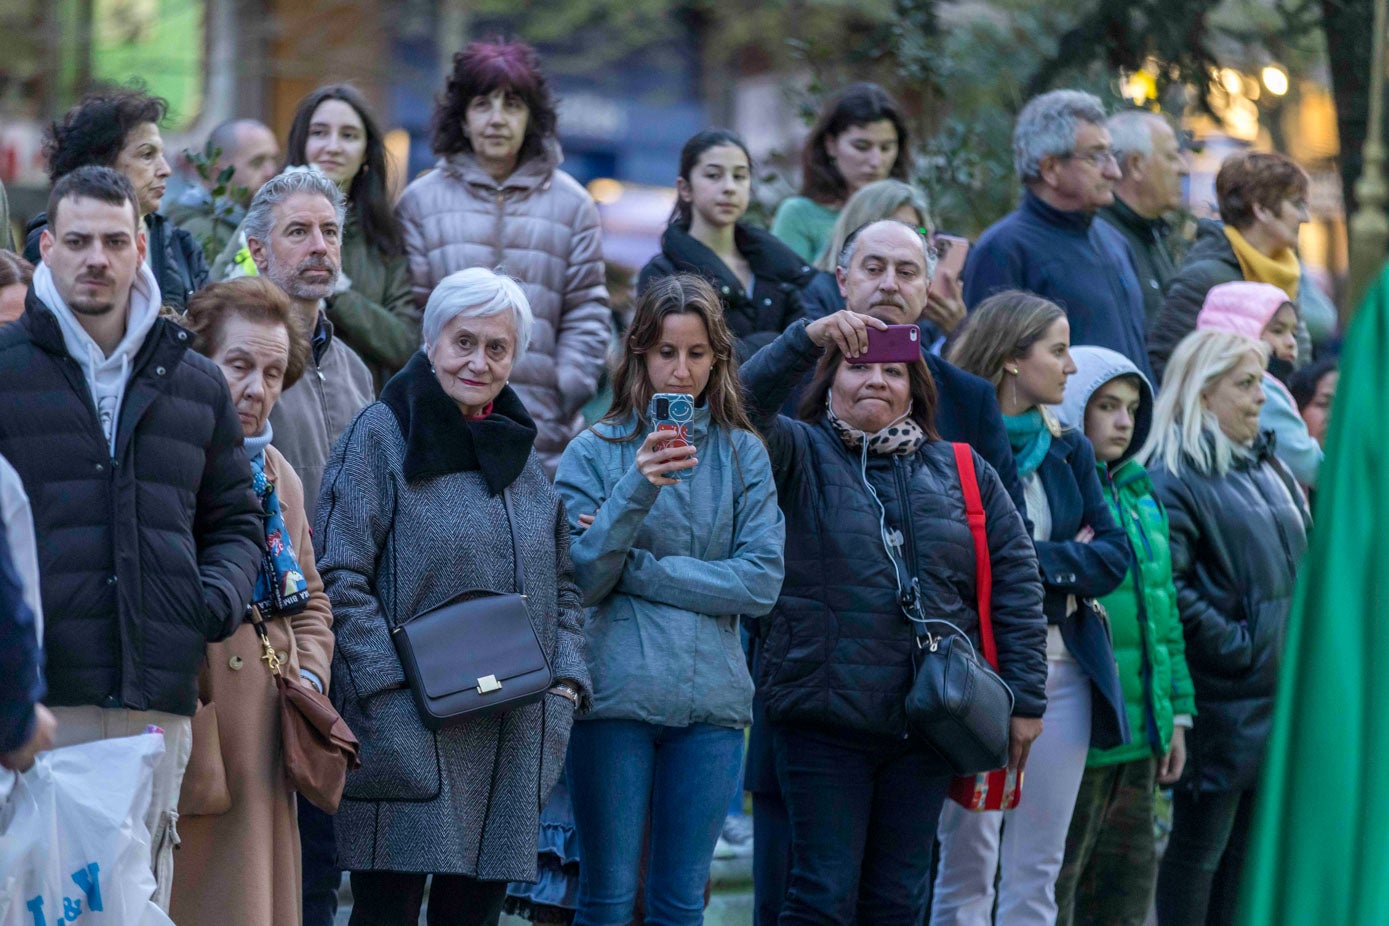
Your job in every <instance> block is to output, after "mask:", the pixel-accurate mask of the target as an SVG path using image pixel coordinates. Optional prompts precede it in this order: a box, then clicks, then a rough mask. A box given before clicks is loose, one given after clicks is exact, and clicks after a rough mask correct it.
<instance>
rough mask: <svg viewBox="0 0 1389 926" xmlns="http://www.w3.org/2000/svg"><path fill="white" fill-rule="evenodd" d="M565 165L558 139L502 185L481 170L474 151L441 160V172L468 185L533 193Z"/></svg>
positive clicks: (522, 164)
mask: <svg viewBox="0 0 1389 926" xmlns="http://www.w3.org/2000/svg"><path fill="white" fill-rule="evenodd" d="M563 163H564V151H563V149H561V148H560V145H559V139H558V138H553V137H552V138H547V139H546V140H545V144H544V146H543V147H542V148H541V152H540V156H539V157H533V158H528V159H526V160H524V161H520V162H518V163H517V165H516V169H515V170H514V171H512V172H511V176H510V177H507V178H506V179H505V180H503V181H502V182H501V183H498V182H497V181H496V180H495V179H493V177H492V175H491V174H489V173H488V172H487V171H485V170H483V169H482V165H481V164H479V163H478V160H477V157H476V156H475V155H474V154H473V153H472V152H471V151H460V152H459V153H457V154H446V155H444V156H443V157H441V158H439V164H438V166H439V169H440V170H442V171H444V172H445V173H449V174H452V175H453V176H455V177H458V178H459V179H460V180H463V181H464V182H466V183H472V184H476V185H478V186H485V187H488V188H490V189H497V188H498V187H500V188H503V189H523V190H533V189H535V188H536V187H539V186H543V185H545V184H546V183H547V182H548V181H549V179H550V175H551V174H553V173H554V172H555V170H556V169H557V168H558V167H559V166H560V165H561V164H563Z"/></svg>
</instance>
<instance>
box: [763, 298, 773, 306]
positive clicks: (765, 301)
mask: <svg viewBox="0 0 1389 926" xmlns="http://www.w3.org/2000/svg"><path fill="white" fill-rule="evenodd" d="M762 304H763V305H771V304H772V300H771V299H763V300H762Z"/></svg>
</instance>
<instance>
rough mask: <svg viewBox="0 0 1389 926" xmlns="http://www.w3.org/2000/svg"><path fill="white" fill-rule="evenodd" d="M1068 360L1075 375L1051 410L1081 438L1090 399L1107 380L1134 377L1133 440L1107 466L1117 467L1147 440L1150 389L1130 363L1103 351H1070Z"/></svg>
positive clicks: (1151, 423) (1151, 408)
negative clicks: (1135, 393)
mask: <svg viewBox="0 0 1389 926" xmlns="http://www.w3.org/2000/svg"><path fill="white" fill-rule="evenodd" d="M1071 359H1072V360H1074V361H1075V365H1076V371H1075V373H1074V374H1072V375H1071V378H1070V379H1069V380H1067V381H1066V395H1065V398H1064V399H1063V400H1062V402H1061V404H1060V405H1053V406H1052V409H1053V410H1054V411H1055V412H1056V414H1057V417H1058V418H1060V419H1061V423H1062V424H1063V425H1064V426H1066V427H1068V428H1075V429H1076V430H1077V431H1080V432H1081V433H1082V434H1083V433H1085V406H1086V405H1088V404H1089V402H1090V397H1091V396H1093V395H1094V394H1095V392H1096V391H1097V390H1098V389H1099V388H1100V387H1101V386H1103V385H1104V384H1105V383H1107V382H1109V381H1110V380H1111V379H1114V378H1116V377H1119V376H1130V375H1131V376H1137V377H1138V384H1139V385H1138V415H1137V420H1136V421H1135V422H1134V428H1133V440H1131V441H1129V447H1128V449H1127V450H1125V451H1124V454H1123V456H1121V457H1120V458H1119V459H1118V460H1115V461H1114V463H1113V464H1111V467H1115V466H1118V465H1119V464H1120V463H1122V462H1124V461H1125V460H1128V459H1129V458H1130V457H1132V456H1133V455H1134V454H1135V453H1137V452H1138V448H1140V447H1142V446H1143V443H1144V441H1146V440H1147V439H1148V432H1149V430H1151V428H1152V426H1153V402H1154V399H1153V386H1152V384H1151V383H1149V382H1148V377H1146V376H1144V375H1143V373H1142V372H1141V371H1139V369H1138V367H1137V366H1135V365H1134V363H1133V361H1131V360H1129V358H1127V357H1125V356H1124V355H1123V354H1121V353H1119V352H1118V351H1113V350H1110V349H1109V348H1107V347H1093V346H1088V345H1087V346H1083V347H1072V348H1071Z"/></svg>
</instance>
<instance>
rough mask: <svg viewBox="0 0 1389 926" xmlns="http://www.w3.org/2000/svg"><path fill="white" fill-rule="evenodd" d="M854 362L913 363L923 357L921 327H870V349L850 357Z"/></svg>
mask: <svg viewBox="0 0 1389 926" xmlns="http://www.w3.org/2000/svg"><path fill="white" fill-rule="evenodd" d="M850 359H852V360H853V362H854V363H912V362H914V361H917V360H920V359H921V329H920V328H918V327H916V326H915V325H888V326H887V329H886V330H883V329H882V328H869V329H868V350H867V351H865V352H864V353H863V354H862V355H861V356H858V357H853V358H850Z"/></svg>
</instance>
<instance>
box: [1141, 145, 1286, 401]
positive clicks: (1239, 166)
mask: <svg viewBox="0 0 1389 926" xmlns="http://www.w3.org/2000/svg"><path fill="white" fill-rule="evenodd" d="M1308 183H1309V181H1308V178H1307V173H1306V171H1304V170H1303V169H1302V168H1301V167H1299V166H1297V164H1296V163H1295V162H1294V161H1293V160H1292V159H1291V158H1289V157H1286V156H1284V155H1281V154H1278V153H1277V152H1263V151H1242V152H1240V153H1238V154H1232V155H1230V156H1229V157H1228V158H1226V159H1225V162H1224V163H1223V164H1221V165H1220V171H1219V172H1218V173H1217V174H1216V175H1215V198H1216V203H1217V204H1218V205H1219V207H1220V218H1221V221H1220V222H1216V221H1212V220H1210V219H1202V220H1201V221H1200V222H1199V223H1198V225H1197V229H1196V242H1195V243H1194V244H1192V246H1191V250H1190V251H1188V252H1187V254H1186V260H1184V261H1183V262H1182V266H1181V269H1180V270H1178V271H1177V275H1176V277H1174V278H1173V280H1172V284H1171V285H1170V286H1169V287H1168V289H1167V298H1166V299H1165V300H1164V301H1163V305H1162V309H1161V310H1159V312H1158V314H1157V317H1156V318H1154V319H1153V330H1152V337H1151V338H1150V340H1149V351H1148V353H1149V358H1150V360H1151V361H1152V366H1153V369H1154V370H1156V371H1158V373H1159V375H1160V374H1161V373H1162V370H1163V368H1164V367H1165V366H1166V365H1167V359H1168V358H1169V357H1171V356H1172V351H1173V350H1175V349H1176V347H1177V342H1178V341H1180V340H1181V339H1182V338H1184V337H1186V336H1187V335H1188V334H1190V333H1191V332H1192V331H1194V330H1196V316H1197V315H1199V314H1200V313H1201V306H1202V305H1203V304H1204V303H1205V301H1206V293H1208V292H1210V290H1211V288H1212V287H1214V286H1218V285H1220V284H1221V283H1233V282H1235V281H1237V280H1248V281H1250V282H1254V283H1271V284H1273V285H1274V286H1277V287H1278V288H1279V289H1281V290H1283V291H1284V292H1285V293H1287V294H1288V300H1289V301H1290V302H1292V304H1293V305H1294V306H1295V307H1298V313H1297V314H1298V318H1297V329H1296V331H1297V348H1298V349H1297V357H1298V359H1297V360H1296V361H1293V364H1292V365H1297V364H1299V363H1305V362H1306V361H1307V359H1308V358H1309V357H1311V355H1312V342H1311V338H1310V337H1309V336H1308V334H1307V324H1306V322H1304V321H1303V319H1302V310H1301V306H1300V299H1299V294H1300V293H1301V291H1302V265H1301V264H1300V263H1299V262H1298V258H1297V233H1298V229H1300V228H1301V227H1302V223H1303V222H1306V221H1307V193H1308ZM1280 363H1281V361H1278V360H1277V359H1276V358H1275V359H1274V360H1273V361H1271V362H1270V372H1272V373H1274V375H1277V376H1280V377H1281V378H1286V377H1287V375H1288V374H1289V373H1290V372H1291V369H1288V368H1280V366H1279V364H1280Z"/></svg>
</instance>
